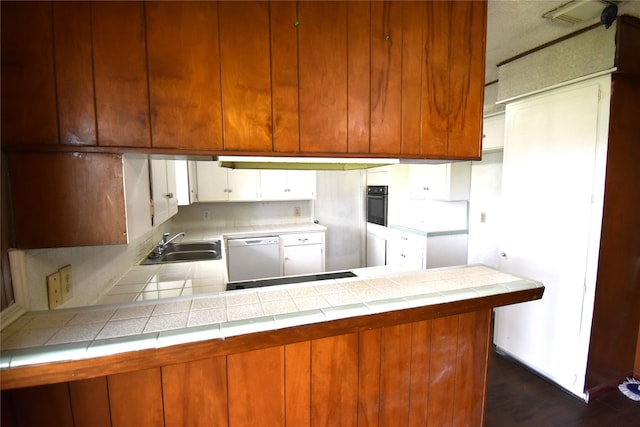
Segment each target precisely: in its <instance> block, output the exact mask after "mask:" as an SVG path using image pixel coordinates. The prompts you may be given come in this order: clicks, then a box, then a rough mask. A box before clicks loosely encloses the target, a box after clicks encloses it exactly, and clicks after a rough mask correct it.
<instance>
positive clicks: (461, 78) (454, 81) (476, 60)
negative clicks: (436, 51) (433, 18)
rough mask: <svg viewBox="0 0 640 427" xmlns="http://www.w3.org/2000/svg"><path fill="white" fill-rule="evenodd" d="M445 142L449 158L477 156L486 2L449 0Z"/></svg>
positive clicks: (482, 88)
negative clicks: (447, 106)
mask: <svg viewBox="0 0 640 427" xmlns="http://www.w3.org/2000/svg"><path fill="white" fill-rule="evenodd" d="M451 12H452V16H454V17H455V19H452V20H451V33H450V36H449V40H450V52H451V56H450V68H449V70H450V71H449V72H450V79H449V83H450V85H451V89H450V105H449V109H450V111H449V144H448V146H447V156H448V157H451V158H465V157H466V158H480V154H481V151H482V105H483V102H484V63H485V55H484V52H485V34H486V14H487V3H486V2H484V1H455V2H451Z"/></svg>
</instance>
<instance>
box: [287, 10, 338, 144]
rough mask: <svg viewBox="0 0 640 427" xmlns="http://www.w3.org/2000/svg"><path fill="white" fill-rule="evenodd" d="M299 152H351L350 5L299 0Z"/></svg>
mask: <svg viewBox="0 0 640 427" xmlns="http://www.w3.org/2000/svg"><path fill="white" fill-rule="evenodd" d="M298 17H299V22H300V25H299V26H298V52H299V63H298V67H299V68H298V73H299V76H300V151H301V152H302V153H305V154H310V153H346V152H347V6H346V3H345V2H343V1H335V2H326V3H323V2H300V3H298Z"/></svg>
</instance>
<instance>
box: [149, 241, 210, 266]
mask: <svg viewBox="0 0 640 427" xmlns="http://www.w3.org/2000/svg"><path fill="white" fill-rule="evenodd" d="M221 258H222V252H221V251H220V240H214V241H209V242H187V243H170V244H169V245H167V247H166V248H165V249H164V250H163V251H162V253H161V254H158V253H157V251H156V249H154V250H153V251H152V252H151V253H150V254H149V255H147V257H146V258H145V259H144V260H143V261H142V262H141V263H140V264H143V265H149V264H164V263H168V262H190V261H210V260H216V259H221Z"/></svg>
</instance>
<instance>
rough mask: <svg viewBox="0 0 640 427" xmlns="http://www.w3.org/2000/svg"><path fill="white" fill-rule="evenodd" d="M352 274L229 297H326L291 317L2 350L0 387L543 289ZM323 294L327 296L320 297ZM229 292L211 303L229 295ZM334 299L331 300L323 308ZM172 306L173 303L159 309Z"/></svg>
mask: <svg viewBox="0 0 640 427" xmlns="http://www.w3.org/2000/svg"><path fill="white" fill-rule="evenodd" d="M354 272H356V274H357V277H354V278H348V279H339V280H329V281H324V282H312V283H304V284H301V285H300V286H295V287H293V288H291V287H290V285H283V286H272V287H268V288H263V289H258V290H256V289H246V290H240V291H233V292H232V293H233V294H237V293H241V294H244V295H245V296H249V295H251V296H252V295H253V294H257V293H260V296H261V297H262V298H263V299H264V300H269V298H270V296H272V297H275V295H276V293H282V292H288V294H289V295H297V298H298V299H300V298H308V296H309V295H308V294H305V291H308V292H311V293H312V294H313V295H321V296H322V295H324V298H322V300H323V301H324V303H322V304H320V305H319V306H318V307H315V308H309V307H305V309H300V308H299V307H300V306H301V304H300V303H298V304H297V306H298V309H297V310H292V311H289V312H282V313H279V314H275V315H261V316H258V317H252V316H251V315H248V316H246V317H245V318H236V319H234V320H230V321H227V322H219V323H211V324H208V325H202V326H197V327H189V328H182V329H178V330H167V331H160V332H156V333H146V334H139V335H134V336H126V337H119V338H112V339H106V340H95V341H93V342H90V343H87V342H81V343H74V342H70V343H63V344H58V345H51V346H43V347H35V348H33V347H32V348H22V349H13V350H12V349H4V348H3V350H2V369H1V370H0V375H1V387H2V389H3V390H7V389H14V388H22V387H29V386H35V385H42V384H52V383H58V382H64V381H76V380H81V379H89V378H95V377H100V376H106V375H112V374H116V373H123V372H130V371H135V370H139V369H143V368H144V369H146V368H154V367H162V366H166V365H171V364H179V363H187V362H190V361H195V360H200V359H204V358H210V357H216V356H224V355H230V354H236V353H242V352H248V351H252V350H256V349H261V348H267V347H273V346H282V345H287V344H293V343H297V342H302V341H310V340H317V339H322V338H326V337H331V336H337V335H343V334H350V333H356V332H361V331H366V330H371V329H375V328H384V327H390V326H395V325H400V324H407V323H412V322H420V321H424V320H429V319H437V318H442V317H447V316H453V315H458V314H462V313H471V312H478V311H483V310H490V309H492V308H493V307H498V306H503V305H509V304H515V303H520V302H525V301H532V300H536V299H540V298H541V297H542V294H543V292H544V286H543V285H542V284H540V283H539V282H536V281H534V280H529V279H523V278H520V277H516V276H512V275H509V274H506V273H502V272H499V271H497V270H494V269H492V268H489V267H486V266H481V265H471V266H461V267H453V268H444V269H433V270H426V271H419V272H416V271H411V272H406V271H401V270H399V269H397V268H395V269H393V268H389V267H374V268H364V269H358V270H354ZM324 291H327V293H326V294H323V292H324ZM343 293H344V295H342V297H347V296H348V297H349V298H348V299H346V300H344V301H346V302H345V303H342V302H340V301H339V299H338V298H336V297H335V295H337V294H343ZM229 294H230V293H221V294H217V295H213V296H211V297H210V298H220V297H225V298H229ZM305 295H306V296H305ZM331 295H333V297H332V296H331ZM332 298H333V301H335V303H329V304H326V302H327V301H332ZM195 299H199V300H202V299H203V298H197V297H194V300H195ZM181 300H185V299H184V298H182V299H181ZM295 300H296V299H295V298H294V301H295ZM171 303H175V300H173V301H171V300H170V301H165V302H161V303H159V304H171ZM79 311H80V310H79ZM55 314H56V312H52V313H51V314H50V315H55ZM47 315H48V314H43V316H47Z"/></svg>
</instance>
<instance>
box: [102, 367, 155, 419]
mask: <svg viewBox="0 0 640 427" xmlns="http://www.w3.org/2000/svg"><path fill="white" fill-rule="evenodd" d="M160 377H161V375H160V369H157V368H154V369H145V370H142V371H136V372H127V373H122V374H116V375H109V377H108V378H107V382H108V387H109V405H110V408H111V423H112V426H113V427H120V426H131V427H138V426H149V427H153V426H164V419H163V418H164V417H163V407H162V384H161V380H160Z"/></svg>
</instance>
